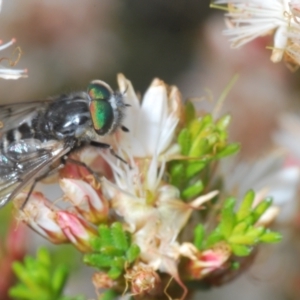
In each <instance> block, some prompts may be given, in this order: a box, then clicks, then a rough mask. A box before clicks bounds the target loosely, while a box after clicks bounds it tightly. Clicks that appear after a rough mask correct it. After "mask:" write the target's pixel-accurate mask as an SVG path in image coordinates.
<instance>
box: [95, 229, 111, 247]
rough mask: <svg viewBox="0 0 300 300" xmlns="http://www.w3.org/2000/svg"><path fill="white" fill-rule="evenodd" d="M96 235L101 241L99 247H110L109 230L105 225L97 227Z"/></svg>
mask: <svg viewBox="0 0 300 300" xmlns="http://www.w3.org/2000/svg"><path fill="white" fill-rule="evenodd" d="M98 234H99V237H100V240H101V247H106V246H108V247H109V246H111V245H112V244H113V241H112V237H111V232H110V229H109V228H108V227H107V225H104V224H102V225H99V227H98Z"/></svg>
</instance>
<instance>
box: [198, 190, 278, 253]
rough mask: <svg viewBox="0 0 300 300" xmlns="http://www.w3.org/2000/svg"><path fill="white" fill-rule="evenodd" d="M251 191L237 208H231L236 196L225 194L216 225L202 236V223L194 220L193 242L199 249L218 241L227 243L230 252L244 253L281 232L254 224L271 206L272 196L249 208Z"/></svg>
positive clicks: (274, 241) (273, 240) (251, 196)
mask: <svg viewBox="0 0 300 300" xmlns="http://www.w3.org/2000/svg"><path fill="white" fill-rule="evenodd" d="M254 197H255V194H254V192H253V191H252V190H251V191H249V192H248V193H247V194H246V195H245V197H244V199H243V201H242V203H241V205H240V207H239V209H238V210H237V211H236V212H235V210H234V208H235V204H236V200H235V199H234V198H228V199H226V201H225V202H224V203H223V206H222V210H221V214H220V220H219V224H218V225H217V227H216V228H215V229H214V230H213V231H212V232H211V233H210V235H209V236H208V237H207V238H205V235H204V227H203V226H202V225H201V224H198V225H197V226H196V228H195V231H194V244H195V246H196V247H197V248H198V249H199V250H204V249H208V248H211V247H212V246H214V245H215V244H217V243H219V242H224V241H225V242H226V243H228V245H230V247H231V250H232V252H233V254H235V255H237V256H247V255H249V254H250V253H251V250H252V248H253V247H254V246H255V245H257V244H259V243H276V242H279V241H280V240H281V235H280V234H279V233H277V232H274V231H271V230H269V229H267V228H265V227H262V226H261V227H257V226H256V225H255V224H256V222H257V221H258V220H259V218H260V217H261V216H262V215H263V214H264V213H265V212H266V210H267V209H268V208H269V207H270V206H271V204H272V199H270V198H266V199H264V200H263V201H261V202H260V203H259V204H258V205H257V206H256V207H254V208H252V204H253V201H254Z"/></svg>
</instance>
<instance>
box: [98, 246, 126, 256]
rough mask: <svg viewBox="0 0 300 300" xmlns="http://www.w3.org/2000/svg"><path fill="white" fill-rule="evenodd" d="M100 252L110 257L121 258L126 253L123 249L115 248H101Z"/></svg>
mask: <svg viewBox="0 0 300 300" xmlns="http://www.w3.org/2000/svg"><path fill="white" fill-rule="evenodd" d="M100 251H101V253H102V254H104V255H108V256H120V255H123V253H124V251H123V250H122V249H118V248H116V247H115V246H107V247H101V249H100Z"/></svg>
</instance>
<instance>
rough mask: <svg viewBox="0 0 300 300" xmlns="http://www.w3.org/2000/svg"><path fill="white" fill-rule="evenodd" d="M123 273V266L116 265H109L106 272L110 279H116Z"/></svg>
mask: <svg viewBox="0 0 300 300" xmlns="http://www.w3.org/2000/svg"><path fill="white" fill-rule="evenodd" d="M122 273H123V268H118V267H111V268H110V269H109V271H108V273H107V275H108V276H109V277H110V278H111V279H114V280H115V279H117V278H119V277H120V276H121V275H122Z"/></svg>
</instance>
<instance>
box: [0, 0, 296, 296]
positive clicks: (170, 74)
mask: <svg viewBox="0 0 300 300" xmlns="http://www.w3.org/2000/svg"><path fill="white" fill-rule="evenodd" d="M0 24H1V25H0V28H1V30H0V37H1V40H2V41H3V42H7V41H9V40H10V39H11V38H13V37H14V38H16V39H17V43H16V46H20V47H21V49H22V52H23V54H22V57H21V60H20V61H19V63H18V64H17V66H16V67H17V68H22V69H23V68H26V69H28V78H26V79H19V80H17V81H14V80H11V81H6V80H1V81H0V103H12V102H20V101H29V100H36V99H43V98H46V97H49V96H54V95H56V94H61V93H66V92H71V91H76V90H85V89H86V86H87V85H88V83H89V81H91V80H92V79H101V80H104V81H106V82H108V83H109V84H110V85H111V86H112V87H113V88H117V84H116V75H117V73H119V72H122V73H124V74H125V76H126V77H127V78H129V79H130V80H131V81H132V83H133V85H134V87H135V89H136V91H138V92H140V93H141V94H143V93H144V92H145V90H146V89H147V87H148V85H149V84H150V82H151V81H152V79H153V78H154V77H159V78H161V79H163V80H164V81H165V82H166V83H168V84H171V85H176V86H178V87H179V89H180V91H181V92H182V95H183V99H188V98H194V99H195V103H197V106H198V108H199V109H200V110H202V109H203V110H204V109H211V108H212V107H214V105H215V102H216V100H217V99H218V98H219V97H220V95H221V94H222V92H223V91H224V90H225V88H226V87H227V86H228V84H229V82H230V81H231V80H232V78H233V77H234V75H236V74H238V75H239V79H238V81H237V83H236V84H235V85H234V87H233V88H232V90H231V91H230V93H229V95H228V97H227V99H226V101H225V103H224V105H223V108H222V112H226V113H231V114H232V117H233V121H232V125H231V139H232V140H235V141H240V142H241V143H242V152H241V156H240V157H241V158H240V159H242V160H243V161H245V162H247V163H248V164H249V166H250V165H251V164H252V162H253V161H257V160H258V159H263V158H264V157H268V155H269V153H270V151H272V150H273V149H274V148H275V147H278V146H284V147H285V148H286V149H287V151H288V154H289V155H288V158H289V160H284V164H282V165H281V167H282V168H284V167H285V166H286V163H287V161H288V162H289V163H290V164H292V165H293V166H299V165H300V164H299V161H300V154H299V152H300V151H299V150H297V149H298V148H297V145H295V142H296V141H297V138H298V137H299V138H300V125H299V124H300V121H299V120H298V118H297V117H295V115H297V113H298V112H299V100H298V99H299V88H298V83H299V75H297V73H291V72H290V71H289V70H288V69H287V68H286V66H285V65H284V63H281V64H277V65H275V64H273V63H271V62H270V60H269V56H270V52H269V50H267V49H266V46H267V45H268V44H270V43H269V41H270V40H269V37H265V38H260V39H257V40H255V41H253V42H252V43H250V44H248V45H246V46H245V47H243V48H242V49H239V50H232V49H230V45H229V43H228V41H227V40H226V38H225V37H223V36H222V30H223V29H224V28H225V25H224V20H223V13H222V12H218V11H214V10H211V9H209V0H185V1H182V0H151V1H140V0H85V1H80V0H60V1H50V0H27V1H24V0H3V3H2V11H1V14H0ZM13 49H14V47H11V48H9V49H7V50H5V51H4V52H1V57H2V56H6V57H10V56H11V54H12V52H13ZM3 64H4V65H5V64H6V62H5V61H4V62H3ZM291 113H292V114H293V118H292V117H291V116H292V115H291ZM291 118H292V119H291ZM274 136H275V138H274ZM249 168H250V167H249ZM249 170H250V169H249ZM279 171H280V170H279ZM267 175H268V174H267ZM297 176H298V175H297ZM297 178H298V177H297ZM297 178H296V179H297ZM284 179H285V181H284V182H285V183H286V181H287V180H288V179H286V177H285V178H284ZM296 179H295V177H293V180H294V181H293V184H294V185H293V187H292V188H291V189H289V191H290V190H292V193H291V195H290V196H289V199H288V200H286V201H289V202H282V203H281V205H282V206H291V207H292V208H293V209H291V210H290V211H289V213H287V214H286V215H285V218H283V219H282V220H281V224H280V226H281V227H280V228H281V231H282V232H284V233H285V239H284V242H283V243H281V244H280V245H279V246H276V247H274V248H271V247H270V248H267V249H263V251H262V252H261V255H260V256H259V257H257V259H256V262H255V263H254V265H253V266H252V267H251V268H250V269H249V270H248V272H247V273H245V274H244V275H242V276H241V277H240V278H238V279H237V280H236V281H233V282H231V283H229V284H227V285H225V286H224V287H218V288H214V289H210V290H207V291H201V292H199V294H197V296H196V297H195V299H198V298H199V299H200V298H201V299H202V300H206V299H207V300H214V299H222V300H227V299H228V300H229V299H232V298H234V299H243V300H248V299H266V300H268V299H272V300H283V299H292V300H293V299H300V276H299V275H300V263H299V262H300V258H299V257H300V251H299V250H300V249H299V246H300V244H299V241H300V237H299V232H300V223H299V222H300V221H297V220H298V219H300V218H299V217H298V212H297V210H298V190H297V183H298V181H297V180H296ZM240 180H243V178H240ZM279 183H280V184H281V183H282V181H279ZM249 187H251V186H249ZM249 187H248V188H249ZM289 187H290V186H289ZM291 203H292V204H291ZM38 243H39V242H37V243H36V244H38ZM36 244H35V246H34V247H37V246H38V245H36ZM34 247H33V246H31V251H33V252H35V249H33V248H34ZM274 249H275V250H274ZM82 272H83V271H80V272H79V271H78V272H74V278H73V281H72V282H71V283H70V291H71V293H72V294H74V293H76V292H78V293H85V294H86V295H87V296H89V297H95V294H94V289H93V287H92V285H91V283H90V277H89V276H91V274H92V272H91V271H84V272H90V273H89V274H88V275H83V273H82ZM84 274H85V273H84ZM0 299H1V296H0Z"/></svg>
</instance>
